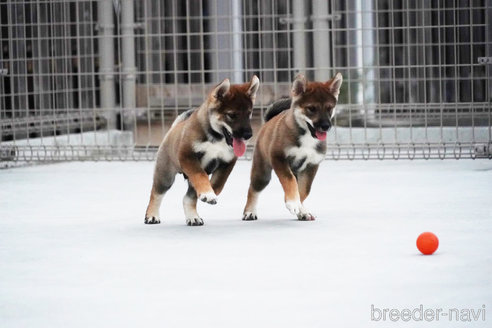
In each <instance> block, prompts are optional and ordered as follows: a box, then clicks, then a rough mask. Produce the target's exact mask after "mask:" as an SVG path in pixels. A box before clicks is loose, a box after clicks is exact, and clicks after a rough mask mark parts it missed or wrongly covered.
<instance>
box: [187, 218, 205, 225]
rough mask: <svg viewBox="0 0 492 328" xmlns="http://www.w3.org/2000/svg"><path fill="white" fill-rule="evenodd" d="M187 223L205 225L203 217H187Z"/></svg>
mask: <svg viewBox="0 0 492 328" xmlns="http://www.w3.org/2000/svg"><path fill="white" fill-rule="evenodd" d="M186 224H187V225H189V226H202V225H203V219H202V218H198V217H196V218H188V219H186Z"/></svg>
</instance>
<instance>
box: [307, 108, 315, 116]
mask: <svg viewBox="0 0 492 328" xmlns="http://www.w3.org/2000/svg"><path fill="white" fill-rule="evenodd" d="M306 110H307V112H308V113H309V114H314V113H316V108H315V107H313V106H308V107H306Z"/></svg>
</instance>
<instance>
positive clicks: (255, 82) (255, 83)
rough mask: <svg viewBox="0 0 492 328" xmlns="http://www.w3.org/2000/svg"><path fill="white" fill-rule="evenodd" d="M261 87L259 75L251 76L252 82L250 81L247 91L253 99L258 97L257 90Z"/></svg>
mask: <svg viewBox="0 0 492 328" xmlns="http://www.w3.org/2000/svg"><path fill="white" fill-rule="evenodd" d="M259 87H260V79H259V78H258V76H256V75H253V77H252V78H251V82H249V89H248V91H247V94H248V96H249V97H250V98H251V99H253V101H254V100H255V98H256V92H257V91H258V88H259Z"/></svg>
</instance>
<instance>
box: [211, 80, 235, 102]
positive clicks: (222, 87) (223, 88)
mask: <svg viewBox="0 0 492 328" xmlns="http://www.w3.org/2000/svg"><path fill="white" fill-rule="evenodd" d="M230 88H231V82H230V81H229V79H224V81H222V83H220V84H219V85H218V86H216V87H215V89H214V91H212V96H214V98H215V99H218V100H220V99H222V98H224V97H225V95H226V94H227V93H228V92H229V89H230Z"/></svg>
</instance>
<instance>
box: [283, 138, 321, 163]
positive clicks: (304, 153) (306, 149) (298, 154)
mask: <svg viewBox="0 0 492 328" xmlns="http://www.w3.org/2000/svg"><path fill="white" fill-rule="evenodd" d="M299 143H300V145H299V146H294V147H290V148H288V149H287V151H286V152H285V155H286V156H287V158H288V159H289V161H290V162H291V167H294V168H296V171H303V170H304V169H305V168H306V167H307V166H308V165H309V164H312V165H318V164H319V163H321V161H322V160H324V159H325V150H324V149H325V148H324V147H319V145H320V141H319V140H317V139H314V138H313V137H312V136H311V135H309V134H308V133H306V134H304V135H303V136H301V137H300V138H299Z"/></svg>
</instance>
